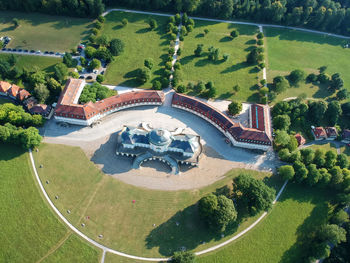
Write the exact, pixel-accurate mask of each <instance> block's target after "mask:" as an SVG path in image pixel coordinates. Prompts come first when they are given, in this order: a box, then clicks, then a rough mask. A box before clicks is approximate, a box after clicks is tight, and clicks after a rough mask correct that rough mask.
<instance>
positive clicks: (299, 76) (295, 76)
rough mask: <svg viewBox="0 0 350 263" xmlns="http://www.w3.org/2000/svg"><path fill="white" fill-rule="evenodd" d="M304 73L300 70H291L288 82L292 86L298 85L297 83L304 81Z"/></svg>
mask: <svg viewBox="0 0 350 263" xmlns="http://www.w3.org/2000/svg"><path fill="white" fill-rule="evenodd" d="M305 75H306V74H305V71H303V70H301V69H296V70H293V71H292V72H291V73H290V74H289V76H288V77H289V80H290V82H291V83H292V84H293V85H298V83H299V82H300V81H302V80H304V79H305Z"/></svg>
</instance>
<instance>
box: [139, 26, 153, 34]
mask: <svg viewBox="0 0 350 263" xmlns="http://www.w3.org/2000/svg"><path fill="white" fill-rule="evenodd" d="M150 31H152V30H151V29H150V28H149V27H146V28H142V29H139V30H137V31H136V32H135V33H136V34H144V33H148V32H150Z"/></svg>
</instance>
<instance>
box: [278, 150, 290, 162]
mask: <svg viewBox="0 0 350 263" xmlns="http://www.w3.org/2000/svg"><path fill="white" fill-rule="evenodd" d="M278 157H279V158H280V159H281V160H282V161H284V162H289V158H290V151H289V150H288V148H283V149H281V150H279V151H278Z"/></svg>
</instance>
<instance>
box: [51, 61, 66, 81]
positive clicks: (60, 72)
mask: <svg viewBox="0 0 350 263" xmlns="http://www.w3.org/2000/svg"><path fill="white" fill-rule="evenodd" d="M53 71H54V76H55V79H56V80H57V81H59V82H61V83H62V82H63V81H64V80H65V79H66V77H67V76H68V68H67V66H66V65H65V64H63V63H59V64H57V65H55V67H54V69H53Z"/></svg>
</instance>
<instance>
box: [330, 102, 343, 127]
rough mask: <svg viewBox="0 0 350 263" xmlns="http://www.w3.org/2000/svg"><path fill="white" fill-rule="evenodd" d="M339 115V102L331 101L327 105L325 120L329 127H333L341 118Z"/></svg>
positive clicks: (340, 112)
mask: <svg viewBox="0 0 350 263" xmlns="http://www.w3.org/2000/svg"><path fill="white" fill-rule="evenodd" d="M341 114H342V109H341V106H340V103H339V101H336V100H333V101H331V102H330V103H328V107H327V111H326V119H327V121H328V124H329V125H330V126H334V125H335V124H336V123H337V122H338V119H339V117H340V116H341Z"/></svg>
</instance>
